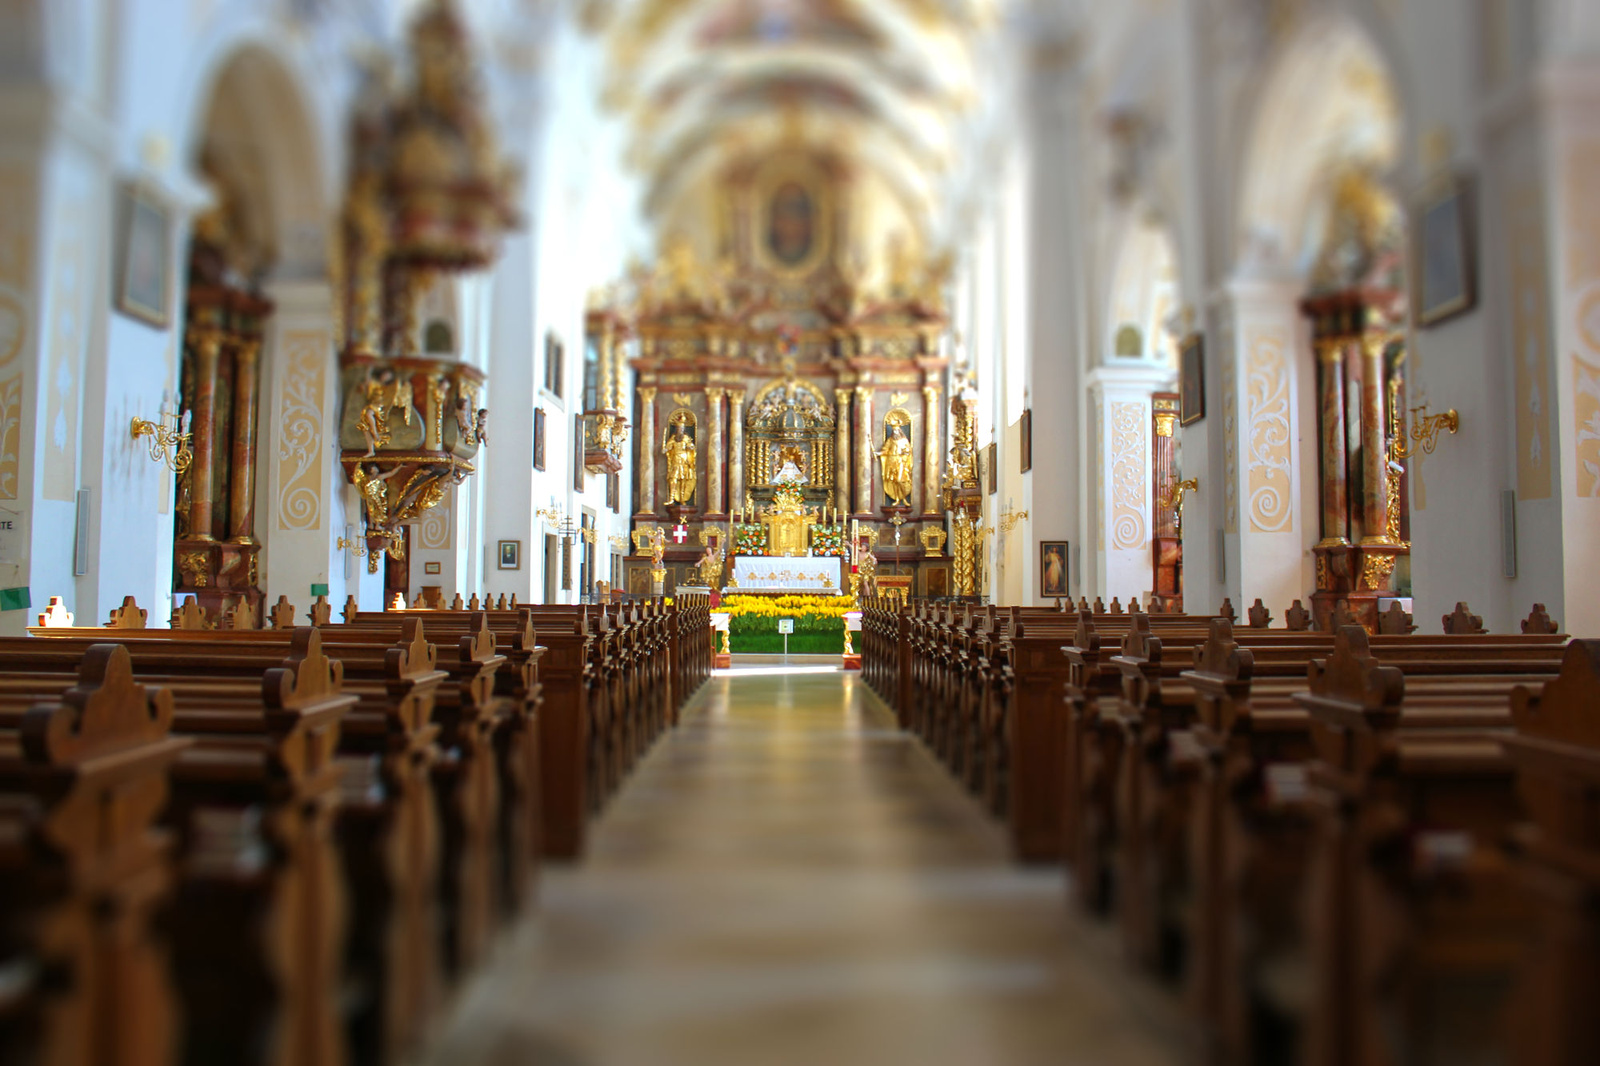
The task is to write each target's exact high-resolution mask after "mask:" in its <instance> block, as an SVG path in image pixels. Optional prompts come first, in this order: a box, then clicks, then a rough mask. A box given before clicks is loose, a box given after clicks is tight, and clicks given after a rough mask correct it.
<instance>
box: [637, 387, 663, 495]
mask: <svg viewBox="0 0 1600 1066" xmlns="http://www.w3.org/2000/svg"><path fill="white" fill-rule="evenodd" d="M635 440H636V442H637V443H638V445H639V512H638V513H639V514H655V513H656V449H657V448H658V447H660V442H658V441H657V440H656V390H655V389H654V388H649V387H647V388H641V389H640V390H639V435H638V437H636V438H635Z"/></svg>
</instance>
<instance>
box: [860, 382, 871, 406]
mask: <svg viewBox="0 0 1600 1066" xmlns="http://www.w3.org/2000/svg"><path fill="white" fill-rule="evenodd" d="M872 393H873V389H872V386H870V385H857V386H856V399H857V400H860V401H861V402H863V403H865V402H866V401H867V400H870V399H872Z"/></svg>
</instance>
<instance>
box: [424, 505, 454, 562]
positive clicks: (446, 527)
mask: <svg viewBox="0 0 1600 1066" xmlns="http://www.w3.org/2000/svg"><path fill="white" fill-rule="evenodd" d="M455 500H456V494H455V492H454V491H453V490H451V491H446V492H445V494H444V496H443V498H441V499H440V500H439V503H438V505H437V506H436V507H434V508H433V509H432V510H429V511H426V512H424V513H423V515H422V521H420V522H418V523H417V547H418V548H421V549H423V550H425V551H449V550H450V548H451V544H452V543H453V541H454V537H453V536H452V534H454V532H455Z"/></svg>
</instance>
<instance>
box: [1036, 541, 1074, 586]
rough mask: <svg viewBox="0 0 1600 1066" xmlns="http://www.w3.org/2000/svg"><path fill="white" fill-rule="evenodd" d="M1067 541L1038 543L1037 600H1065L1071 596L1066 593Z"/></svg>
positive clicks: (1068, 572) (1067, 570) (1067, 571)
mask: <svg viewBox="0 0 1600 1066" xmlns="http://www.w3.org/2000/svg"><path fill="white" fill-rule="evenodd" d="M1069 558H1070V556H1069V555H1068V554H1067V541H1064V540H1042V541H1040V542H1039V598H1040V599H1044V600H1059V599H1065V598H1066V597H1067V596H1069V595H1071V593H1070V592H1069V591H1068V588H1067V585H1068V583H1069V582H1068V579H1069V575H1070V573H1071V571H1070V570H1069V569H1068V564H1067V560H1068V559H1069Z"/></svg>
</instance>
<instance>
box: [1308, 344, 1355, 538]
mask: <svg viewBox="0 0 1600 1066" xmlns="http://www.w3.org/2000/svg"><path fill="white" fill-rule="evenodd" d="M1345 343H1346V342H1345V340H1344V338H1342V337H1324V338H1321V339H1319V340H1318V341H1317V345H1316V347H1317V372H1318V374H1319V375H1320V376H1321V382H1320V390H1319V402H1320V405H1321V409H1320V411H1319V414H1318V421H1319V422H1320V423H1321V429H1322V478H1321V480H1322V543H1323V544H1324V545H1334V544H1348V543H1349V532H1350V525H1349V493H1350V486H1349V483H1348V480H1347V478H1346V472H1345V471H1346V452H1345V422H1344V353H1345Z"/></svg>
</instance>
